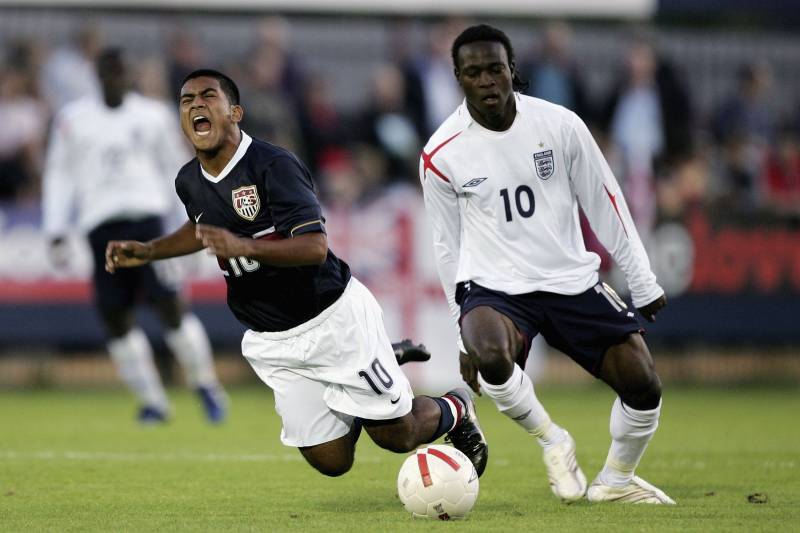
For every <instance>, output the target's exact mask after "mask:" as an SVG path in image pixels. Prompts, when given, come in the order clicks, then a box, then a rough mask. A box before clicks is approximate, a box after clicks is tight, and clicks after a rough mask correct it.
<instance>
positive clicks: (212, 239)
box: [195, 224, 248, 259]
mask: <svg viewBox="0 0 800 533" xmlns="http://www.w3.org/2000/svg"><path fill="white" fill-rule="evenodd" d="M195 234H196V235H197V238H198V240H200V241H202V242H203V246H205V247H206V248H208V251H209V252H210V253H212V254H214V255H216V256H218V257H222V258H223V259H229V258H231V257H242V256H244V257H246V256H247V255H248V247H247V241H246V240H245V239H242V238H240V237H237V236H236V235H234V234H233V233H231V232H230V231H228V230H226V229H224V228H219V227H217V226H209V225H207V224H198V225H197V226H195Z"/></svg>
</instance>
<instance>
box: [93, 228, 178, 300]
mask: <svg viewBox="0 0 800 533" xmlns="http://www.w3.org/2000/svg"><path fill="white" fill-rule="evenodd" d="M163 234H164V227H163V224H162V222H161V219H160V218H159V217H147V218H143V219H139V220H135V221H129V220H118V221H113V222H107V223H105V224H101V225H99V226H97V227H96V228H95V229H93V230H92V231H91V232H90V233H89V244H90V246H91V248H92V258H93V263H94V274H93V281H94V296H95V303H96V304H97V306H98V307H99V308H100V310H101V311H121V310H126V309H130V308H132V307H133V306H134V305H136V304H137V303H139V302H142V301H145V302H157V301H160V300H164V299H168V298H175V297H177V295H178V291H179V287H178V286H177V284H176V283H175V282H174V280H173V281H169V280H168V279H167V278H168V276H167V275H165V273H164V271H163V270H162V269H161V265H159V267H155V266H154V265H153V264H149V265H144V266H140V267H136V268H120V269H118V270H117V271H116V272H115V273H114V274H109V273H108V272H106V267H105V265H106V245H107V244H108V241H117V240H135V241H142V242H145V241H149V240H151V239H155V238H156V237H160V236H161V235H163ZM164 266H165V269H164V270H166V269H168V268H169V267H167V266H166V265H164Z"/></svg>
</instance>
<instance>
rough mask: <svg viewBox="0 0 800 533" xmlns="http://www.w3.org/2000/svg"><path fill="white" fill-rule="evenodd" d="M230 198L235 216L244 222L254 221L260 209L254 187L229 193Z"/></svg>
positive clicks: (249, 186)
mask: <svg viewBox="0 0 800 533" xmlns="http://www.w3.org/2000/svg"><path fill="white" fill-rule="evenodd" d="M231 196H232V197H233V208H234V209H235V210H236V214H237V215H239V216H240V217H242V218H243V219H245V220H255V218H256V215H257V214H258V211H259V209H261V200H260V199H259V197H258V190H257V189H256V186H255V185H248V186H246V187H239V188H238V189H234V190H233V191H232V192H231Z"/></svg>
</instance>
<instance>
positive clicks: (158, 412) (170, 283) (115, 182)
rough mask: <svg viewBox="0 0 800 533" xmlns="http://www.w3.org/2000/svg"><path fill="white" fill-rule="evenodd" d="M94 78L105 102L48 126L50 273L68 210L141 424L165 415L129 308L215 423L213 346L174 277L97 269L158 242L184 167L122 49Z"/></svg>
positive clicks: (164, 119)
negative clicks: (111, 253) (157, 327)
mask: <svg viewBox="0 0 800 533" xmlns="http://www.w3.org/2000/svg"><path fill="white" fill-rule="evenodd" d="M97 71H98V75H99V78H100V81H101V85H102V99H98V98H95V97H87V98H84V99H81V100H78V101H76V102H73V103H71V104H68V105H67V106H65V107H64V108H63V110H62V111H61V112H60V113H59V114H58V115H57V117H56V120H55V124H54V126H53V132H52V137H51V140H50V145H49V148H48V154H47V160H46V166H45V172H44V198H43V201H44V206H43V209H44V230H45V232H46V233H47V235H49V236H50V239H51V241H50V242H51V247H52V248H51V249H52V257H53V259H54V260H55V261H56V263H57V264H63V262H64V261H66V260H67V259H68V253H67V249H66V243H65V239H64V237H65V235H66V233H67V231H68V228H69V225H70V216H71V212H72V211H73V210H75V211H76V212H77V226H78V227H79V229H80V230H82V231H83V232H86V233H87V234H88V240H89V243H90V244H91V248H92V255H93V266H94V273H93V282H94V293H95V294H94V297H95V303H96V305H97V307H98V309H99V313H100V316H101V318H102V320H103V323H104V325H105V328H106V331H107V333H108V336H109V341H108V351H109V352H110V353H111V358H112V360H113V361H114V363H115V365H116V368H117V371H118V373H119V375H120V377H121V378H122V380H123V381H124V382H125V383H126V384H127V385H128V387H129V388H130V389H131V390H132V391H133V393H134V394H135V395H136V397H137V399H138V401H139V404H140V405H139V409H138V415H137V417H138V420H139V421H140V422H142V423H145V424H152V423H160V422H164V421H166V420H167V419H168V417H169V414H170V406H169V402H168V399H167V395H166V393H165V391H164V386H163V384H162V382H161V378H160V377H159V375H158V372H157V370H156V367H155V365H154V363H153V352H152V349H151V347H150V344H149V342H148V340H147V337H146V336H145V334H144V332H143V331H142V329H141V328H139V327H138V326H137V325H136V324H135V316H134V311H135V306H136V305H137V304H138V303H140V301H141V300H146V301H147V303H149V304H151V305H152V306H153V308H154V309H155V311H156V312H157V314H158V316H159V318H160V319H161V321H162V322H163V323H164V325H165V326H166V334H165V340H166V343H167V345H168V346H169V348H170V350H171V351H172V352H173V353H174V354H175V356H176V358H177V359H178V361H179V362H180V364H181V366H182V368H183V370H184V371H185V376H186V381H187V383H188V385H189V386H191V387H192V388H193V389H195V390H196V392H197V394H198V396H199V398H200V400H201V402H202V404H203V407H204V410H205V413H206V416H207V417H208V419H209V420H210V421H211V422H215V423H216V422H220V421H222V420H223V418H224V417H225V411H226V407H225V396H224V392H223V390H222V389H221V387H220V385H219V382H218V380H217V376H216V373H215V370H214V365H213V360H212V354H211V345H210V343H209V341H208V337H207V335H206V332H205V329H204V328H203V326H202V324H201V323H200V321H199V320H198V319H197V317H196V316H195V315H193V314H191V313H189V312H186V310H185V309H184V304H183V303H182V301H181V298H180V297H179V287H178V285H177V284H176V282H175V275H174V273H171V272H170V271H169V269H165V268H153V266H150V265H148V266H143V267H141V268H136V269H132V270H130V271H127V272H125V274H124V275H122V276H112V275H111V274H109V273H108V272H106V271H105V268H104V265H105V249H106V243H107V242H108V241H109V240H112V239H122V238H138V239H152V238H154V237H157V236H159V235H161V234H162V233H163V226H162V217H163V216H165V215H167V214H168V213H169V212H170V211H171V208H172V207H173V205H174V202H173V201H172V194H171V187H172V183H171V177H172V175H173V174H174V172H176V171H177V169H179V168H180V166H181V165H182V164H183V163H185V162H186V161H187V160H188V159H189V157H190V156H189V153H188V149H187V148H186V147H185V145H184V144H183V140H182V138H181V133H180V129H179V128H178V124H177V121H176V120H175V119H174V118H173V117H172V114H171V112H170V111H169V109H168V108H167V107H166V106H165V105H164V104H162V103H160V102H157V101H155V100H151V99H149V98H145V97H143V96H140V95H138V94H135V93H133V92H129V91H128V83H127V79H126V67H125V63H124V60H123V57H122V53H121V51H120V50H119V49H115V48H112V49H107V50H105V51H104V52H103V53H102V54H101V55H100V57H99V59H98V63H97ZM167 266H168V265H167Z"/></svg>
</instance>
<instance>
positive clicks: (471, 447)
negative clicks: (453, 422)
mask: <svg viewBox="0 0 800 533" xmlns="http://www.w3.org/2000/svg"><path fill="white" fill-rule="evenodd" d="M445 396H454V397H456V398H458V399H459V400H461V403H462V404H464V407H465V412H464V413H463V414H462V415H461V422H460V423H459V424H458V425H457V426H456V427H455V428H454V429H453V430H452V431H450V433H448V434H447V436H446V437H445V439H444V440H445V442H449V443H450V444H452V445H453V447H454V448H456V449H457V450H458V451H460V452H461V453H463V454H464V455H466V456H467V457H469V460H470V461H472V464H473V465H475V471H476V472H477V473H478V477H480V476H481V474H483V471H484V470H486V463H487V462H488V461H489V446H488V445H487V444H486V437H484V436H483V431H482V430H481V425H480V424H479V423H478V415H477V412H476V411H475V402H473V401H472V397H471V396H470V394H469V391H468V390H467V389H464V388H460V389H453V390H451V391H450V392H448V393H447V394H445Z"/></svg>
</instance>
